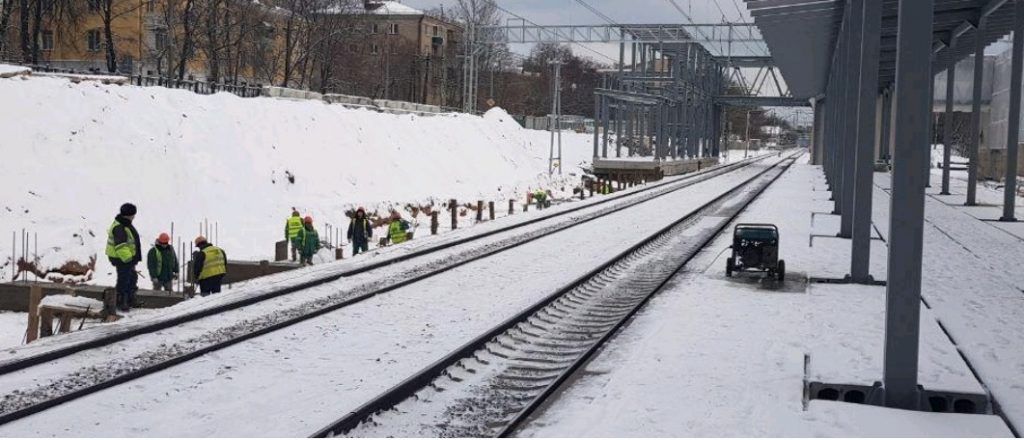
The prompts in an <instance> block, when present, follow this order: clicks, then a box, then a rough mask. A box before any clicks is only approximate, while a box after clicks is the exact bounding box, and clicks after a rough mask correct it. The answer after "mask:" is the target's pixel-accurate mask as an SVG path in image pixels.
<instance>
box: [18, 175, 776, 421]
mask: <svg viewBox="0 0 1024 440" xmlns="http://www.w3.org/2000/svg"><path fill="white" fill-rule="evenodd" d="M754 162H756V160H754V161H745V162H742V163H738V164H734V165H731V166H725V167H720V168H716V169H714V170H710V171H708V172H705V173H701V174H699V175H695V176H693V177H691V178H689V179H681V180H678V181H674V182H671V183H665V184H658V185H655V186H653V187H652V188H650V189H648V190H646V191H643V192H639V193H634V194H626V195H624V196H620V197H617V198H613V199H610V200H608V201H602V202H599V203H596V204H591V205H588V206H584V207H579V208H573V209H570V210H566V211H565V212H559V213H556V214H551V215H547V216H543V217H541V218H539V219H533V220H531V221H529V222H528V223H527V224H533V223H536V222H540V221H544V220H548V219H552V218H559V217H565V218H566V219H567V221H563V222H561V223H558V224H556V225H553V226H550V227H546V228H539V229H537V230H535V231H530V232H528V233H524V234H523V235H522V236H517V237H516V239H513V240H505V241H503V242H498V243H497V244H496V245H492V246H482V247H481V248H480V249H478V250H477V252H475V253H468V254H467V255H464V256H462V258H460V259H457V260H455V261H445V262H443V263H442V264H438V265H434V266H428V267H426V268H424V269H423V270H420V271H418V272H415V271H414V272H412V273H410V274H408V275H409V276H408V277H406V278H405V279H403V280H401V281H398V282H393V283H390V284H388V285H385V286H377V288H374V289H369V290H368V291H367V292H365V293H361V294H358V295H352V296H350V297H348V298H344V299H341V300H337V301H333V302H329V303H325V304H319V305H318V306H317V307H315V308H314V309H313V310H312V311H309V312H303V313H293V314H291V315H289V314H288V313H281V314H278V315H276V318H277V319H276V320H275V321H272V322H269V323H266V325H262V326H258V327H255V328H240V329H235V334H232V333H231V332H220V333H219V334H218V336H219V337H220V339H219V340H218V339H206V340H203V341H200V342H201V344H199V346H197V347H178V346H170V347H161V348H162V350H161V351H160V352H158V353H149V352H147V353H143V356H142V357H143V358H144V361H142V362H136V363H114V364H112V365H107V367H110V368H106V369H104V368H95V366H94V367H93V368H89V369H87V370H88V371H84V372H82V371H76V372H75V373H74V374H71V375H69V376H68V377H65V378H64V379H62V380H61V379H58V380H57V381H54V382H51V383H48V384H45V385H46V386H45V387H39V388H37V389H34V390H33V389H29V390H17V392H16V393H14V394H8V395H5V396H4V397H3V398H2V399H0V424H4V423H7V422H10V421H13V420H18V419H20V418H23V417H26V416H29V415H32V414H35V413H38V412H40V411H43V410H46V409H48V408H52V407H55V406H58V405H60V404H63V403H65V402H68V401H71V400H74V399H77V398H80V397H83V396H86V395H89V394H92V393H95V392H98V391H101V390H103V389H107V388H111V387H113V386H117V385H119V384H122V383H126V382H128V381H131V380H134V379H137V378H140V377H143V376H146V375H149V374H152V373H155V372H158V371H161V370H164V369H167V368H170V367H172V366H174V365H178V364H181V363H184V362H187V361H189V360H191V359H195V358H197V357H200V356H203V355H205V354H208V353H210V352H213V351H217V350H221V349H223V348H226V347H228V346H231V345H234V344H237V343H239V342H242V341H246V340H249V339H252V338H255V337H258V336H260V335H264V334H267V333H270V332H273V331H276V330H279V329H282V328H285V327H288V326H291V325H294V324H296V323H299V322H303V321H305V320H308V319H311V318H314V317H317V316H321V315H324V314H326V313H330V312H332V311H335V310H338V309H340V308H342V307H346V306H348V305H351V304H354V303H357V302H359V301H362V300H365V299H368V298H370V297H372V296H374V295H377V294H380V293H384V292H387V291H391V290H395V289H397V288H399V287H402V286H405V285H409V284H411V283H415V282H417V281H420V280H423V279H425V278H428V277H431V276H434V275H437V274H439V273H442V272H445V271H447V270H450V269H452V268H455V267H458V266H461V265H464V264H467V263H469V262H472V261H476V260H479V259H481V258H485V257H487V256H490V255H493V254H496V253H498V252H502V251H505V250H508V249H510V248H513V247H516V246H519V245H521V244H524V243H527V242H530V241H533V240H536V239H539V238H541V237H543V236H546V235H549V234H553V233H555V232H558V231H561V230H564V229H567V228H570V227H573V226H576V225H579V224H582V223H585V222H587V221H590V220H593V219H596V218H600V217H603V216H606V215H609V214H611V213H614V212H618V211H621V210H623V209H626V208H628V207H630V206H633V205H635V204H639V203H643V202H646V201H649V200H651V199H654V198H657V197H660V196H663V195H665V194H669V193H672V192H675V191H679V190H681V189H683V188H686V187H689V186H691V185H694V184H696V183H700V182H703V181H706V180H708V179H711V178H714V177H717V176H720V175H722V174H725V173H728V172H730V171H733V170H735V169H739V168H743V166H745V165H748V164H750V163H754ZM630 196H632V197H630ZM622 197H629V199H628V200H620V199H621V198H622ZM616 200H618V201H619V203H614V202H615V201H616ZM598 205H604V206H602V207H600V209H597V210H594V212H588V213H586V214H583V215H581V216H580V218H576V219H572V220H573V221H568V220H569V219H571V217H570V216H569V215H568V214H571V213H573V212H577V211H579V210H581V209H586V208H593V207H595V206H598ZM520 227H522V225H515V226H509V227H504V228H501V229H498V230H495V231H491V232H488V233H486V234H483V236H490V235H494V234H498V233H500V232H505V231H509V230H514V229H516V228H520ZM477 238H479V236H476V237H473V239H477ZM469 241H472V240H471V239H460V240H457V241H456V243H449V244H448V245H457V244H460V243H463V242H469ZM423 252H426V251H425V250H421V251H417V252H414V253H412V254H413V255H420V254H422V253H423ZM402 258H405V259H408V258H412V256H411V255H406V256H404V257H402ZM395 262H396V261H390V262H384V263H374V264H371V265H369V266H370V267H380V266H382V265H385V264H394V263H395ZM364 269H365V270H370V269H367V268H365V267H364ZM345 275H349V274H344V275H341V276H345ZM341 276H332V277H329V279H326V280H318V281H316V282H313V283H312V284H313V285H318V284H323V283H326V282H330V281H332V280H336V279H339V278H341ZM305 284H310V283H304V284H303V285H305ZM309 287H310V286H306V288H309ZM285 290H286V291H285ZM294 290H299V289H296V288H294V287H292V288H288V289H284V290H282V291H281V292H275V294H276V295H278V296H279V295H282V294H286V293H288V292H290V291H294ZM254 302H257V301H256V299H252V300H249V301H242V302H240V303H243V304H242V305H238V306H236V308H237V307H242V306H244V305H248V304H252V303H254ZM286 312H287V311H286ZM211 314H212V313H211V312H209V311H204V312H202V313H197V314H195V315H194V316H192V317H191V318H190V319H201V318H203V317H206V316H210V315H211ZM177 321H180V320H171V321H169V322H160V323H157V324H154V325H151V326H148V327H142V328H139V329H135V330H134V331H132V332H129V333H124V334H115V335H111V336H107V337H103V338H98V339H97V340H94V341H88V342H86V343H82V344H77V345H73V346H69V347H65V348H63V349H60V350H54V351H50V352H46V353H43V354H41V355H39V356H35V357H29V358H25V359H22V360H20V361H16V362H8V363H6V364H4V365H3V366H2V367H0V372H3V373H10V372H13V371H20V370H23V369H26V368H29V367H32V366H34V365H39V364H43V363H46V362H49V361H53V360H56V359H59V358H61V357H65V356H69V355H73V354H76V353H79V352H82V351H84V350H89V349H92V348H98V347H103V346H106V345H109V344H113V343H116V342H120V341H124V340H126V339H129V338H131V337H134V336H138V335H143V334H149V333H153V332H156V331H159V330H163V329H166V328H169V327H171V326H175V325H179V324H181V323H182V322H177ZM183 322H186V321H183Z"/></svg>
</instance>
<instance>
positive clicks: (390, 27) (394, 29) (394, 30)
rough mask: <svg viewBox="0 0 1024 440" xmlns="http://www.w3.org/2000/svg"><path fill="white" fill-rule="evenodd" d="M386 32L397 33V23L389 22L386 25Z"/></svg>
mask: <svg viewBox="0 0 1024 440" xmlns="http://www.w3.org/2000/svg"><path fill="white" fill-rule="evenodd" d="M388 33H389V34H391V35H398V23H391V24H389V25H388Z"/></svg>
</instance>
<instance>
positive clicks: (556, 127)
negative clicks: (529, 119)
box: [548, 60, 562, 175]
mask: <svg viewBox="0 0 1024 440" xmlns="http://www.w3.org/2000/svg"><path fill="white" fill-rule="evenodd" d="M550 64H551V66H552V68H553V70H554V76H553V77H552V83H551V115H549V121H550V124H549V126H550V128H551V148H550V149H549V153H548V174H549V175H550V174H554V173H555V164H556V163H557V164H558V174H562V127H561V125H562V85H561V82H562V61H561V60H555V61H551V63H550ZM556 132H557V133H558V156H557V157H556V156H555V133H556Z"/></svg>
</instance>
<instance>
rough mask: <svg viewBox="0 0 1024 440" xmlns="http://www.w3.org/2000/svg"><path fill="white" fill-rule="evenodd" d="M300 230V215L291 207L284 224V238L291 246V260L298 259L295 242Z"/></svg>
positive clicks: (297, 245)
mask: <svg viewBox="0 0 1024 440" xmlns="http://www.w3.org/2000/svg"><path fill="white" fill-rule="evenodd" d="M301 230H302V216H300V215H299V211H298V210H296V209H295V208H292V216H291V217H288V220H287V221H286V222H285V224H284V239H285V240H286V241H287V242H288V244H290V245H291V246H292V261H296V260H297V259H298V253H299V244H298V243H297V242H296V238H298V237H299V231H301Z"/></svg>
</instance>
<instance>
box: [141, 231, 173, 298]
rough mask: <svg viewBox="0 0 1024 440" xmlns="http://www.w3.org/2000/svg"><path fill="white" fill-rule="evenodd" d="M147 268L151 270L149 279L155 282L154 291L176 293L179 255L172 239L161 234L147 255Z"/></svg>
mask: <svg viewBox="0 0 1024 440" xmlns="http://www.w3.org/2000/svg"><path fill="white" fill-rule="evenodd" d="M146 267H148V268H149V279H150V280H152V281H153V290H164V291H167V292H173V291H174V283H173V281H174V279H175V278H178V255H177V254H175V253H174V247H172V246H171V237H170V236H169V235H167V234H166V233H162V234H160V237H158V238H157V239H156V243H153V247H152V248H151V249H150V250H149V253H148V254H146Z"/></svg>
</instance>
